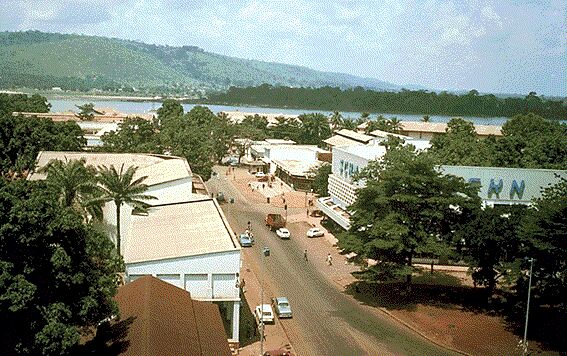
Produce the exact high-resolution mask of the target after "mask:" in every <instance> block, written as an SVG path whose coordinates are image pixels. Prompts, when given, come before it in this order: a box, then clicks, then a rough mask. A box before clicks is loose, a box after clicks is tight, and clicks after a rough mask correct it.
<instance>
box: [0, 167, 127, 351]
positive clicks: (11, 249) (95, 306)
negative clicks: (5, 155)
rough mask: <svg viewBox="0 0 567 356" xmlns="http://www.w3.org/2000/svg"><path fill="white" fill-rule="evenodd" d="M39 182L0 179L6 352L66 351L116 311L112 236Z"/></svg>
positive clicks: (0, 292)
mask: <svg viewBox="0 0 567 356" xmlns="http://www.w3.org/2000/svg"><path fill="white" fill-rule="evenodd" d="M57 198H58V197H57V196H54V195H53V192H52V190H51V189H49V188H48V187H46V185H45V183H44V182H41V181H35V182H30V181H25V180H17V181H13V182H9V183H8V182H6V181H5V180H4V179H1V178H0V322H1V323H2V325H3V327H2V337H1V338H0V349H1V350H2V352H3V354H10V355H11V354H30V355H40V354H44V355H62V354H68V353H70V352H71V350H72V349H73V347H74V346H76V345H77V343H78V342H79V340H80V337H81V335H84V334H88V333H91V332H92V331H93V330H94V329H95V327H96V326H97V325H98V323H99V322H101V321H102V320H104V319H106V318H108V317H110V316H111V315H114V314H116V313H117V308H116V304H115V302H114V301H113V300H112V297H113V296H114V295H115V293H116V290H117V286H118V283H117V280H116V278H115V274H116V272H118V271H120V270H121V269H122V268H123V263H122V260H121V259H120V257H119V256H118V255H117V254H116V252H115V251H114V248H113V245H112V242H111V241H110V240H109V239H108V238H106V237H105V236H104V235H103V234H102V233H100V232H99V231H97V230H95V229H94V228H93V227H92V225H90V224H85V223H84V222H83V219H82V218H81V217H80V216H79V215H78V214H77V213H76V212H74V211H73V210H72V209H69V208H65V207H62V206H61V205H60V204H59V203H58V202H57Z"/></svg>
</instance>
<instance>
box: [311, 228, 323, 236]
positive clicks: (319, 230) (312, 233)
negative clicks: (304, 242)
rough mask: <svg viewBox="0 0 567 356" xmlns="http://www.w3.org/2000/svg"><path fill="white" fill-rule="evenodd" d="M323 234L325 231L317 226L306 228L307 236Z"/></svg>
mask: <svg viewBox="0 0 567 356" xmlns="http://www.w3.org/2000/svg"><path fill="white" fill-rule="evenodd" d="M323 235H325V232H324V231H323V230H321V229H320V228H318V227H312V228H311V229H309V230H307V237H320V236H323Z"/></svg>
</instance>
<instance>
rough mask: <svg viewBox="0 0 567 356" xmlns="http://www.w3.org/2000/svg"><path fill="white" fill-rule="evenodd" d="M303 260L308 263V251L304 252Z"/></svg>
mask: <svg viewBox="0 0 567 356" xmlns="http://www.w3.org/2000/svg"><path fill="white" fill-rule="evenodd" d="M303 259H304V260H305V261H307V250H305V251H303Z"/></svg>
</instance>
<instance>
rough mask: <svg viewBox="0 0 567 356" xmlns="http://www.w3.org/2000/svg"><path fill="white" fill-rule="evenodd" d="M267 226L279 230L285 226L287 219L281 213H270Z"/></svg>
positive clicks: (267, 216) (272, 229)
mask: <svg viewBox="0 0 567 356" xmlns="http://www.w3.org/2000/svg"><path fill="white" fill-rule="evenodd" d="M266 226H269V227H270V230H271V231H274V230H277V229H279V228H280V227H285V219H284V217H283V216H281V215H280V214H268V215H266Z"/></svg>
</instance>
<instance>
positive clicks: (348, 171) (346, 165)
mask: <svg viewBox="0 0 567 356" xmlns="http://www.w3.org/2000/svg"><path fill="white" fill-rule="evenodd" d="M339 172H340V174H341V176H342V177H345V178H351V177H352V176H353V175H355V174H356V173H358V166H357V165H354V164H352V162H347V161H345V160H342V159H341V160H340V161H339Z"/></svg>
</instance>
